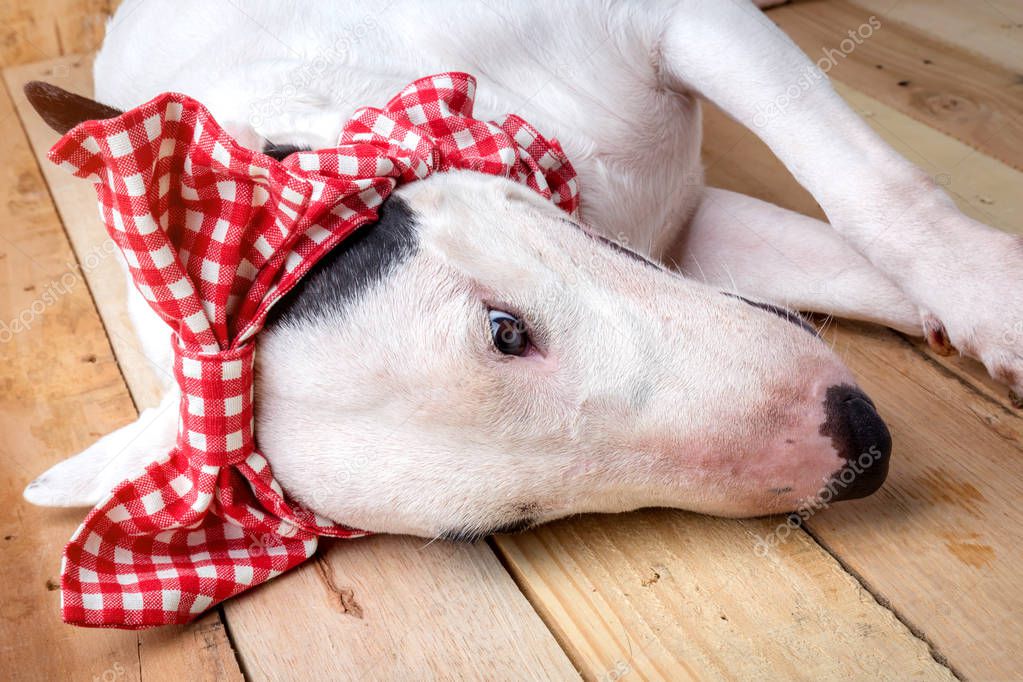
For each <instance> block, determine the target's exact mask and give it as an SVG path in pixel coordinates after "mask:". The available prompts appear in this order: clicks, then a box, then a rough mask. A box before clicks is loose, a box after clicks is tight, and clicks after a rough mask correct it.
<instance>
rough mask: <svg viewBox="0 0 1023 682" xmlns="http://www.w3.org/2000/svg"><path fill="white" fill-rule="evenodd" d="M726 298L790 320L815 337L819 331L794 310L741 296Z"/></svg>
mask: <svg viewBox="0 0 1023 682" xmlns="http://www.w3.org/2000/svg"><path fill="white" fill-rule="evenodd" d="M725 296H731V297H732V298H737V299H739V300H740V301H742V302H744V303H746V304H748V305H751V306H753V307H754V308H760V309H761V310H766V311H767V312H769V313H774V314H775V315H777V316H778V317H780V318H782V319H783V320H788V321H789V322H791V323H792V324H794V325H796V326H797V327H802V328H803V329H805V330H806V331H807V332H809V333H811V334H813V335H814V336H817V330H816V329H814V328H813V326H811V325H810V323H809V322H807V321H806V320H804V319H803V317H802V316H801V315H800V314H799V313H797V312H795V311H793V310H788V309H787V308H781V307H779V306H776V305H771V304H770V303H760V302H759V301H751V300H749V299H748V298H745V297H743V296H739V295H738V294H729V293H726V294H725Z"/></svg>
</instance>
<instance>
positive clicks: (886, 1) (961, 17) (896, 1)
mask: <svg viewBox="0 0 1023 682" xmlns="http://www.w3.org/2000/svg"><path fill="white" fill-rule="evenodd" d="M852 2H854V3H855V4H857V5H859V6H860V7H863V8H865V9H868V10H870V11H872V12H876V13H878V14H879V15H882V16H884V17H886V18H887V19H890V20H893V21H898V22H900V23H903V24H905V25H906V26H912V27H913V28H916V29H918V30H921V31H924V32H926V33H927V34H929V35H931V36H932V37H934V38H937V39H938V40H941V41H942V42H944V43H946V44H948V45H952V46H955V47H956V48H958V49H960V50H963V51H965V52H970V53H973V54H976V55H980V56H982V57H987V58H988V59H990V60H991V61H993V62H996V63H998V64H1000V65H1002V66H1005V67H1008V68H1010V69H1015V70H1016V71H1017V72H1019V71H1020V70H1021V69H1023V3H1020V2H1019V0H852Z"/></svg>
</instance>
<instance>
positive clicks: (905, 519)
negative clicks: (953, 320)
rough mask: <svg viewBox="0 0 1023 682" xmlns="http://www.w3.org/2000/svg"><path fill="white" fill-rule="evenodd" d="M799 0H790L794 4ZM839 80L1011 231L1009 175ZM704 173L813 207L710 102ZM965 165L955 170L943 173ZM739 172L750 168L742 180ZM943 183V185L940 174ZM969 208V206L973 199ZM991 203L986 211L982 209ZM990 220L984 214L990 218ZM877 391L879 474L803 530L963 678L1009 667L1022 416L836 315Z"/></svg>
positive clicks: (1015, 174)
mask: <svg viewBox="0 0 1023 682" xmlns="http://www.w3.org/2000/svg"><path fill="white" fill-rule="evenodd" d="M797 7H799V5H797ZM838 89H839V91H840V92H841V93H842V94H843V96H844V97H846V99H847V100H848V101H849V102H850V103H851V104H852V105H853V106H854V108H856V109H857V110H858V111H860V112H865V113H867V114H869V115H868V117H867V120H868V121H869V122H870V123H871V125H873V126H874V127H875V129H876V130H877V131H878V133H879V134H880V135H881V136H882V137H884V138H885V139H886V140H888V142H889V143H890V144H892V145H894V146H895V147H896V148H898V149H899V150H900V151H902V152H903V153H906V154H907V155H908V156H910V158H913V160H914V161H917V162H921V160H922V159H928V160H929V166H928V171H929V172H932V173H935V174H940V173H943V172H950V171H951V170H952V169H953V168H955V164H958V163H962V161H961V159H962V158H963V155H964V154H967V155H969V156H968V161H967V162H969V163H971V165H970V172H969V177H968V178H966V177H964V178H963V180H962V182H963V183H965V182H969V183H971V185H972V187H975V188H978V189H980V188H990V189H984V190H983V191H984V192H985V196H987V197H989V198H990V199H991V202H992V203H991V204H988V205H978V202H976V201H971V200H970V197H971V196H972V195H971V193H970V191H969V190H966V189H964V188H963V187H962V186H961V185H960V186H959V189H960V191H961V194H959V195H958V196H956V199H957V201H958V202H959V204H960V207H961V208H962V209H963V210H964V211H965V212H966V213H968V214H970V215H973V216H974V217H976V218H978V219H979V220H984V221H986V222H989V223H991V224H995V225H998V226H1000V227H1004V228H1015V229H1014V231H1017V232H1018V231H1019V230H1020V227H1021V225H1020V220H1019V217H1020V216H1021V215H1023V193H1021V192H1020V191H1019V188H1020V187H1023V182H1021V180H1023V174H1020V173H1019V171H1016V170H1014V169H1012V168H1009V167H1008V166H1006V165H1004V164H1002V163H1000V162H998V161H995V160H993V159H990V158H988V157H986V156H984V155H983V154H979V153H972V154H971V152H970V150H967V149H964V148H963V145H962V143H960V142H957V141H955V140H953V139H952V138H949V137H947V136H945V135H944V134H942V133H938V132H936V131H934V130H933V129H931V128H928V127H927V126H924V125H923V124H921V123H919V122H917V121H915V120H913V119H911V118H909V117H907V116H906V115H904V114H900V113H899V112H896V111H894V110H893V109H891V108H890V107H886V106H885V105H883V104H881V103H880V102H878V101H876V100H874V99H872V98H871V97H868V96H867V95H865V94H863V93H861V92H857V91H855V90H853V89H851V88H849V87H847V86H844V85H839V88H838ZM705 120H706V131H707V140H706V142H705V149H706V157H707V159H708V176H709V181H710V182H711V183H712V184H715V185H721V186H725V185H726V186H728V188H729V189H734V190H736V191H745V192H746V193H749V194H755V195H758V196H761V197H762V198H768V199H770V200H772V201H774V202H776V203H778V204H780V205H783V206H786V207H788V208H792V209H795V210H801V211H803V212H806V213H809V214H811V215H815V216H817V217H822V216H821V214H820V210H819V208H817V207H816V205H815V204H813V201H812V199H811V198H810V197H809V195H807V194H806V192H805V191H804V190H803V189H802V188H800V187H799V186H798V185H797V184H796V183H795V181H794V180H793V179H792V177H791V175H790V174H789V173H788V172H787V171H785V170H784V168H783V167H782V166H781V165H780V164H779V163H778V161H777V160H776V159H774V157H773V156H772V155H771V154H770V152H769V150H768V149H767V148H766V147H765V146H764V145H763V144H762V143H761V142H760V141H759V140H757V139H756V138H755V137H753V136H752V135H751V134H750V133H749V132H748V131H746V130H745V129H743V128H742V127H741V126H739V125H738V124H736V123H735V122H734V121H732V120H731V119H729V118H727V117H726V116H724V115H723V114H721V113H720V112H719V111H717V110H715V109H714V108H713V107H708V110H707V112H706V119H705ZM963 175H965V174H964V173H963V172H962V171H956V172H955V175H953V177H955V178H959V177H960V176H963ZM749 176H753V178H750V177H749ZM951 187H952V188H956V183H955V182H953V184H952V186H951ZM982 206H983V208H982ZM994 207H997V211H998V215H997V216H995V215H994V214H993V213H991V212H989V211H988V210H987V209H989V208H994ZM992 218H996V219H992ZM827 338H828V339H829V341H830V342H831V343H833V344H835V349H836V351H838V353H839V354H840V355H841V356H842V358H843V359H844V360H845V362H846V363H847V364H848V365H849V367H850V368H851V369H852V370H853V372H854V374H855V375H856V376H857V379H858V380H859V381H860V382H861V384H862V385H863V387H864V389H865V390H866V391H867V392H868V393H869V394H870V395H871V396H872V397H873V398H874V400H875V401H876V402H877V403H878V406H879V409H880V411H881V412H882V415H883V416H884V417H885V418H886V420H887V421H888V423H889V426H890V427H891V430H892V432H893V435H894V438H895V451H894V454H893V459H892V472H891V474H890V476H889V479H888V482H887V483H886V485H885V487H884V488H882V490H881V491H880V492H879V493H878V494H876V495H875V496H873V497H871V498H868V499H867V500H862V501H856V502H849V503H842V504H837V505H835V506H834V507H833V508H831V509H828V510H826V511H824V512H822V513H820V514H818V515H816V516H814V517H813V518H811V519H810V521H809V522H808V524H807V525H808V527H809V529H810V530H811V532H812V533H813V534H814V536H815V537H817V538H818V539H819V540H820V541H821V543H822V544H823V545H824V546H826V547H827V548H828V549H829V550H830V551H832V552H833V553H834V555H835V556H837V557H838V558H839V559H840V560H841V561H842V563H843V564H844V565H845V566H846V567H848V568H849V569H851V570H852V571H854V572H855V574H856V575H858V576H859V577H860V578H861V579H862V580H863V581H864V583H865V584H866V585H867V586H868V587H869V588H870V590H871V591H872V592H873V593H874V594H875V595H876V596H878V597H879V598H880V599H881V600H883V601H884V603H886V604H889V605H890V606H891V608H892V609H893V610H894V611H895V612H896V613H898V614H899V615H900V616H901V617H903V618H904V619H905V620H906V622H907V623H909V624H910V625H911V626H912V627H913V628H914V630H916V631H917V632H920V633H922V634H923V636H925V637H926V638H927V640H928V641H929V642H931V643H932V644H933V645H934V647H935V649H936V651H937V654H938V656H939V657H940V658H942V660H948V661H949V662H950V663H951V665H952V666H953V667H954V669H955V670H956V671H957V672H960V673H962V674H964V675H965V676H967V677H969V678H971V679H1014V678H1016V677H1018V676H1019V674H1020V667H1019V663H1018V657H1017V656H1016V655H1015V652H1016V651H1017V650H1019V648H1020V647H1021V646H1023V630H1021V628H1019V627H1013V621H1014V619H1015V618H1016V615H1017V614H1018V613H1020V611H1021V607H1023V602H1021V601H1020V600H1021V599H1023V593H1021V592H1020V591H1019V589H1018V586H1019V585H1020V584H1021V583H1023V569H1021V568H1020V566H1021V565H1023V533H1021V531H1020V523H1021V521H1023V515H1021V514H1020V512H1019V509H1018V504H1017V501H1018V500H1019V499H1020V498H1021V496H1023V456H1021V455H1023V418H1021V415H1020V412H1019V411H1018V410H1014V409H1012V408H1011V406H1010V403H1009V401H1008V399H1007V397H1006V389H1005V388H1004V387H1002V386H999V385H997V384H995V383H994V382H993V381H991V380H990V379H988V378H987V377H986V374H985V372H984V370H983V368H981V367H980V366H979V365H978V364H977V363H974V362H972V361H969V360H965V359H954V360H947V359H943V358H939V357H938V356H935V355H933V354H932V353H930V351H928V350H925V348H924V346H923V345H922V344H921V343H920V342H918V341H910V340H907V339H904V338H902V337H901V336H899V335H897V334H895V333H894V332H890V331H887V330H883V329H878V328H870V327H867V326H861V325H853V324H849V323H841V324H837V325H833V326H832V327H831V332H830V333H829V334H828V335H827Z"/></svg>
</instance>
